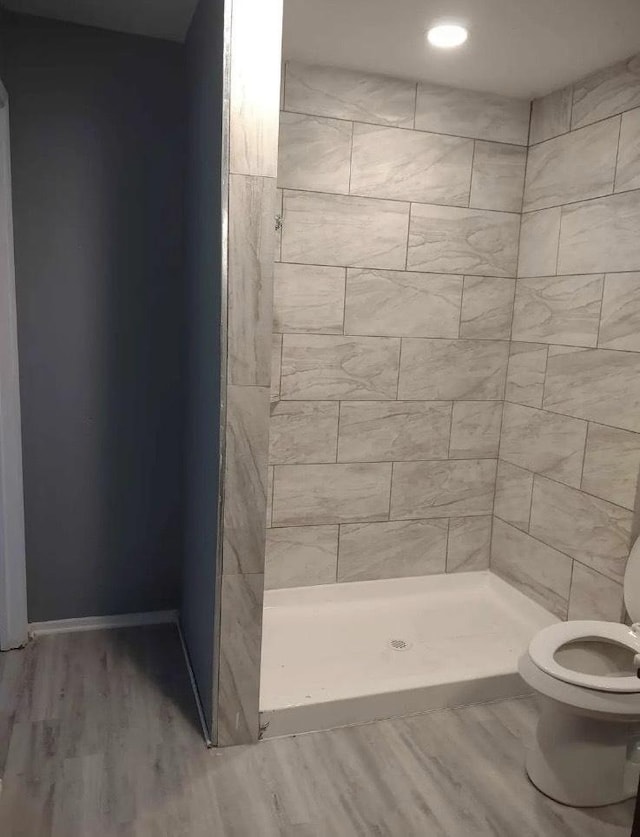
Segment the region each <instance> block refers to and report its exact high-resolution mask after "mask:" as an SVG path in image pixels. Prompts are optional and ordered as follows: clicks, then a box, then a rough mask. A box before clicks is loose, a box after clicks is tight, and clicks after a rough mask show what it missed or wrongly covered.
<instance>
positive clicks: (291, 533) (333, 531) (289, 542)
mask: <svg viewBox="0 0 640 837" xmlns="http://www.w3.org/2000/svg"><path fill="white" fill-rule="evenodd" d="M337 564H338V526H290V527H285V528H282V529H270V530H269V531H268V532H267V551H266V558H265V568H264V572H265V587H266V588H267V589H268V590H271V589H274V588H282V587H299V586H304V585H307V584H332V583H333V582H335V580H336V568H337Z"/></svg>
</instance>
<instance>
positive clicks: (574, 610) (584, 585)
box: [569, 561, 624, 622]
mask: <svg viewBox="0 0 640 837" xmlns="http://www.w3.org/2000/svg"><path fill="white" fill-rule="evenodd" d="M623 614H624V606H623V601H622V584H619V583H618V582H617V581H612V580H611V579H610V578H606V577H605V576H603V575H601V574H600V573H597V572H595V570H592V569H590V568H589V567H585V566H583V565H582V564H580V563H579V562H578V561H575V562H574V564H573V577H572V579H571V593H570V594H569V619H598V620H602V621H604V622H621V621H622V617H623Z"/></svg>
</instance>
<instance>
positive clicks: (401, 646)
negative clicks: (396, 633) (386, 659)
mask: <svg viewBox="0 0 640 837" xmlns="http://www.w3.org/2000/svg"><path fill="white" fill-rule="evenodd" d="M389 645H390V646H391V648H393V650H394V651H406V650H407V649H408V648H410V647H411V645H410V643H408V642H407V641H406V640H404V639H392V640H390V641H389Z"/></svg>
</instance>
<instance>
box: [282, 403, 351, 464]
mask: <svg viewBox="0 0 640 837" xmlns="http://www.w3.org/2000/svg"><path fill="white" fill-rule="evenodd" d="M338 411H339V404H338V403H337V402H336V401H278V402H277V403H276V404H272V405H271V420H270V422H269V462H270V463H271V464H272V465H295V464H301V463H313V462H335V461H336V446H337V440H338Z"/></svg>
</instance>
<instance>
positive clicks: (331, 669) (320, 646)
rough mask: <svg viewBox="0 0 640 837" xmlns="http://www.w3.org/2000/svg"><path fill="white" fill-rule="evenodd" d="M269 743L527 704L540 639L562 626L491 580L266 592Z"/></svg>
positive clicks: (478, 577)
mask: <svg viewBox="0 0 640 837" xmlns="http://www.w3.org/2000/svg"><path fill="white" fill-rule="evenodd" d="M264 605H265V607H264V621H263V644H262V671H261V684H260V710H261V711H260V718H261V726H262V729H263V737H265V738H272V737H275V736H279V735H291V734H295V733H301V732H309V731H311V730H319V729H331V728H333V727H339V726H345V725H348V724H358V723H365V722H368V721H374V720H379V719H382V718H390V717H393V716H399V715H411V714H414V713H418V712H425V711H429V710H433V709H442V708H444V707H452V706H464V705H467V704H472V703H481V702H484V701H489V700H496V699H498V698H504V697H513V696H516V695H520V694H525V693H526V692H528V691H529V690H528V689H527V687H526V686H525V684H524V683H523V682H522V680H521V679H520V676H519V675H518V673H517V663H518V658H519V656H520V654H521V653H522V652H523V651H524V650H525V649H526V647H527V645H528V644H529V641H530V640H531V638H532V637H533V635H534V634H535V633H536V632H537V631H539V630H540V629H541V628H544V627H546V626H547V625H551V624H553V623H555V622H557V621H558V619H557V618H556V617H555V616H553V615H552V614H551V613H549V612H548V611H546V610H545V609H544V608H542V607H540V606H539V605H537V604H536V603H535V602H533V601H531V600H530V599H528V598H527V597H526V596H524V595H523V594H522V593H520V592H518V591H517V590H515V589H514V588H513V587H511V586H509V585H508V584H507V583H506V582H504V581H502V580H501V579H500V578H498V577H497V576H495V575H493V574H492V573H490V572H474V573H453V574H449V575H432V576H421V577H419V578H399V579H395V578H394V579H385V580H382V581H361V582H352V583H344V584H325V585H320V586H317V587H295V588H289V589H283V590H268V591H266V592H265V598H264Z"/></svg>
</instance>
